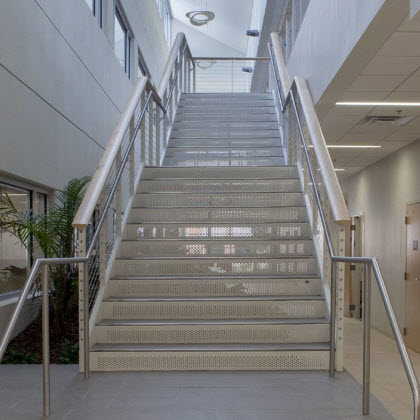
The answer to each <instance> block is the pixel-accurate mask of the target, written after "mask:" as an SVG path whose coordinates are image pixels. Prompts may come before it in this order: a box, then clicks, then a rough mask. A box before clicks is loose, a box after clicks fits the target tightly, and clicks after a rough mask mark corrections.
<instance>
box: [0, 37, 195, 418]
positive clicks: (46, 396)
mask: <svg viewBox="0 0 420 420" xmlns="http://www.w3.org/2000/svg"><path fill="white" fill-rule="evenodd" d="M177 41H178V42H176V43H175V44H174V49H176V51H175V52H174V51H173V52H172V54H171V56H170V59H169V60H168V62H169V61H170V60H171V58H173V57H175V59H173V60H172V61H171V63H170V64H171V65H170V66H169V70H167V72H166V76H167V79H166V82H165V83H164V86H163V90H162V91H163V92H164V94H165V95H164V97H163V98H162V99H161V97H160V96H159V95H158V93H157V92H156V90H155V89H154V88H153V87H152V86H151V84H150V83H149V82H148V81H147V80H146V79H147V78H141V79H139V81H138V82H137V83H136V85H135V87H134V89H133V94H132V95H131V96H130V98H129V103H128V104H127V107H126V109H125V110H124V112H129V113H133V114H134V113H135V108H136V107H137V106H138V105H136V106H135V107H133V106H132V105H131V106H130V101H133V95H134V96H136V97H138V99H137V100H138V101H139V100H140V98H141V97H142V95H140V94H141V93H142V91H143V90H144V89H146V87H147V88H148V90H149V93H148V95H147V98H146V99H145V102H144V103H142V104H141V105H140V106H142V109H141V113H140V117H139V118H138V119H137V121H136V123H135V125H134V127H133V126H132V125H131V127H130V136H129V143H128V145H127V147H126V148H125V151H124V153H123V156H122V157H121V156H119V158H117V156H118V153H121V144H122V142H123V137H122V136H123V134H119V133H124V132H125V131H122V130H123V128H122V127H124V126H130V124H131V123H132V122H133V119H132V117H131V114H130V115H124V112H123V114H122V115H121V117H120V120H119V123H118V125H117V128H116V131H115V132H114V133H113V137H114V136H119V137H120V140H119V142H120V145H118V144H117V146H115V145H114V144H110V145H109V146H108V147H107V149H106V152H105V153H104V158H105V159H108V160H109V161H110V164H108V165H107V166H106V165H105V164H106V162H105V161H104V162H103V161H102V160H101V163H100V164H99V167H98V169H97V172H96V173H95V175H96V178H95V176H94V178H93V179H92V181H91V182H95V179H96V180H97V182H98V183H101V187H100V188H95V187H97V186H93V188H92V191H93V192H94V193H95V194H94V196H95V199H94V201H95V203H94V205H91V204H90V203H87V204H85V206H84V208H83V209H82V211H81V215H80V217H78V216H77V215H76V219H80V220H82V219H83V217H85V214H87V213H89V212H90V213H89V216H88V217H87V221H88V222H86V224H87V223H89V220H90V218H91V217H92V216H91V215H92V213H93V212H94V211H95V208H96V207H97V203H96V202H97V201H99V200H100V197H101V195H102V194H101V190H102V189H103V188H105V189H108V188H107V186H106V180H107V178H108V176H109V175H108V173H104V168H106V169H105V171H106V172H111V171H112V170H115V169H116V175H115V178H114V180H113V182H112V185H111V187H110V189H109V191H108V194H107V197H106V200H105V203H104V204H103V207H102V212H101V215H100V217H99V220H98V221H97V222H96V223H95V231H94V234H93V236H92V238H91V240H90V246H89V248H88V249H87V252H86V255H85V256H82V257H72V258H39V259H37V260H36V262H35V264H34V266H33V267H32V269H31V271H30V274H29V277H28V279H27V280H26V282H25V284H24V287H23V289H22V291H21V293H20V296H19V299H18V301H17V303H16V306H15V308H14V310H13V313H12V316H11V318H10V320H9V322H8V324H7V327H6V330H5V332H4V334H3V337H2V338H1V341H0V361H1V359H2V358H3V356H4V354H5V352H6V349H7V346H8V343H9V340H10V338H11V335H12V333H13V330H14V328H15V325H16V322H17V320H18V318H19V315H20V313H21V311H22V309H23V306H24V304H25V301H26V299H27V297H28V295H29V293H30V291H31V289H32V287H33V285H34V283H35V280H36V278H37V275H38V271H39V270H40V269H41V268H42V269H43V270H42V283H41V292H42V360H43V412H44V416H49V415H50V411H51V410H50V406H51V402H50V347H49V341H50V340H49V293H50V288H49V267H50V266H52V265H67V264H77V265H79V267H80V265H81V266H82V267H81V269H79V284H80V286H81V287H80V288H79V290H80V289H82V290H83V293H82V296H81V297H79V303H80V307H79V314H81V315H82V318H83V327H82V328H81V329H80V331H81V332H83V366H84V377H85V378H88V377H89V323H90V317H89V311H90V309H91V307H90V302H89V300H90V296H89V291H90V289H91V287H90V284H89V282H90V277H89V268H88V264H89V262H90V261H91V259H92V258H96V257H97V253H98V252H97V251H98V247H99V246H98V245H99V243H100V242H101V235H102V231H103V227H104V226H105V225H106V223H107V222H108V220H107V219H108V218H109V217H108V216H109V214H108V213H109V211H110V210H111V208H112V204H113V201H114V199H115V198H116V197H118V194H120V195H121V191H120V189H121V182H122V177H123V174H124V172H125V171H126V170H127V166H128V167H130V173H131V172H132V170H134V168H133V167H132V164H133V162H132V161H131V160H130V159H132V156H133V153H134V144H135V142H136V139H137V136H138V133H139V131H140V129H141V127H142V124H143V122H144V120H145V116H146V113H149V115H150V118H151V117H152V111H151V109H152V108H150V107H149V104H151V101H152V99H153V100H154V101H155V103H156V105H157V107H158V108H159V109H160V110H161V111H162V112H163V113H164V114H167V113H168V112H169V111H171V109H172V105H173V104H172V100H173V93H174V92H175V91H176V90H177V89H178V88H180V86H179V85H181V88H182V85H183V87H184V88H185V89H186V90H187V89H190V88H191V83H190V79H191V78H190V71H194V65H193V68H192V69H189V68H187V64H186V63H187V60H186V59H184V57H185V56H186V54H188V55H189V57H190V59H192V57H191V56H190V52H189V48H188V44H187V42H186V39H185V36H184V34H178V38H177ZM191 61H192V60H191ZM182 70H184V73H183V77H182V80H179V75H180V74H181V72H182ZM136 91H137V93H136ZM171 114H172V112H171ZM156 120H157V121H158V123H159V124H160V121H159V119H158V118H156ZM119 126H121V127H119ZM126 129H127V128H125V129H124V130H126ZM142 141H143V142H144V141H145V139H144V138H142ZM110 143H113V142H112V141H110ZM108 149H109V150H108ZM107 152H108V153H107ZM104 158H103V160H104ZM143 158H144V156H143ZM115 159H117V161H118V165H117V166H114V162H115ZM139 170H140V169H139ZM133 176H134V175H133ZM133 181H134V180H133V179H132V177H130V187H131V189H133V188H132V187H133V186H132V185H131V184H132V183H133ZM98 190H99V193H97V191H98ZM133 191H134V189H133ZM88 192H89V190H88ZM85 198H87V197H86V195H85ZM120 200H121V198H120ZM82 204H83V203H82ZM119 206H120V207H121V204H120V205H119ZM117 207H118V205H117ZM79 210H80V209H79ZM120 211H121V210H120ZM120 217H121V215H120ZM76 219H75V220H76ZM76 222H77V221H76ZM80 223H81V222H80ZM120 223H122V220H120ZM113 226H114V225H113ZM114 243H115V242H114ZM99 248H103V246H101V247H99ZM95 264H96V260H95ZM95 273H96V275H97V269H95ZM80 274H81V275H80ZM95 287H96V285H95Z"/></svg>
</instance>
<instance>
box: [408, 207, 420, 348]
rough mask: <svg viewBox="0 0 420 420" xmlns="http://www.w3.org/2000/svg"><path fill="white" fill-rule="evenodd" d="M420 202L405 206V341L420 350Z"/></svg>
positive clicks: (409, 345)
mask: <svg viewBox="0 0 420 420" xmlns="http://www.w3.org/2000/svg"><path fill="white" fill-rule="evenodd" d="M419 242H420V203H416V204H410V205H409V206H407V265H406V282H405V283H406V284H405V286H406V287H405V328H406V330H405V334H406V335H405V341H406V344H407V346H408V347H410V348H411V349H413V350H415V351H417V352H420V251H419Z"/></svg>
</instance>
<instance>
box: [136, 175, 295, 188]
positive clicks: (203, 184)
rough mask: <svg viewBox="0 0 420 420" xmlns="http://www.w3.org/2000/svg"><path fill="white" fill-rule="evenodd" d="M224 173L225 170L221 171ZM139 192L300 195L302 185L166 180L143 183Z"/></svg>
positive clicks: (286, 181)
mask: <svg viewBox="0 0 420 420" xmlns="http://www.w3.org/2000/svg"><path fill="white" fill-rule="evenodd" d="M221 171H223V169H221ZM138 192H139V193H142V192H147V193H152V192H159V193H164V192H165V193H171V192H177V193H223V192H226V193H240V192H247V193H251V192H256V193H263V192H267V193H268V192H269V193H285V192H288V193H299V192H301V184H300V181H299V180H298V179H281V180H255V181H250V180H235V181H229V180H218V181H214V180H199V179H197V180H189V179H186V180H167V181H166V180H165V181H142V182H140V185H139V188H138Z"/></svg>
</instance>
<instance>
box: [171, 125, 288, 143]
mask: <svg viewBox="0 0 420 420" xmlns="http://www.w3.org/2000/svg"><path fill="white" fill-rule="evenodd" d="M191 137H192V138H210V139H211V138H220V137H223V138H233V139H242V138H251V139H259V138H266V137H270V138H272V137H277V138H279V137H280V133H279V129H278V127H276V128H273V129H266V128H264V129H255V130H251V129H241V130H239V129H232V130H229V129H221V128H213V129H212V128H206V129H200V128H191V129H188V128H182V129H174V130H172V132H171V139H185V138H191ZM169 144H170V143H169Z"/></svg>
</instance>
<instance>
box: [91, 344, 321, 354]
mask: <svg viewBox="0 0 420 420" xmlns="http://www.w3.org/2000/svg"><path fill="white" fill-rule="evenodd" d="M325 350H327V351H328V350H329V343H299V344H298V343H296V344H295V343H293V344H287V343H279V344H271V343H270V344H262V343H261V344H227V343H226V344H134V343H133V344H95V345H93V346H92V347H91V349H90V351H93V352H102V351H106V352H108V351H118V352H149V351H153V352H162V351H170V352H174V351H175V352H178V351H183V352H184V351H186V352H190V351H194V352H196V351H197V352H202V351H208V352H214V351H216V352H222V351H223V352H225V351H234V352H238V351H239V352H241V351H325Z"/></svg>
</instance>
